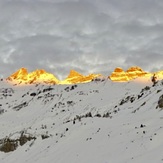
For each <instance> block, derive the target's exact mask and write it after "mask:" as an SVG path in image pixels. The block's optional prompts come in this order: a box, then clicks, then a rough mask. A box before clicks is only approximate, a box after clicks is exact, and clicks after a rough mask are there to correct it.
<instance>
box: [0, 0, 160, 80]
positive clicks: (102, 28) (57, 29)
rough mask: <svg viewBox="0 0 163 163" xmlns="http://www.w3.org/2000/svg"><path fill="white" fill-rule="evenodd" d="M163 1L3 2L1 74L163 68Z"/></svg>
mask: <svg viewBox="0 0 163 163" xmlns="http://www.w3.org/2000/svg"><path fill="white" fill-rule="evenodd" d="M162 61H163V1H162V0H0V65H1V69H0V74H1V75H3V76H5V77H6V76H9V75H10V74H11V73H13V72H14V71H16V70H17V69H19V68H21V67H26V68H28V70H29V71H33V70H35V69H45V70H47V71H48V72H51V73H53V74H54V75H55V76H56V77H58V78H60V79H61V78H65V77H66V76H67V75H68V73H69V71H70V69H75V70H77V71H79V72H80V73H83V74H85V75H86V74H88V73H102V74H104V75H109V74H110V72H111V71H113V70H114V68H115V67H117V66H120V67H122V68H123V69H127V68H128V67H129V66H140V67H142V68H143V69H144V70H146V71H155V70H159V69H163V62H162Z"/></svg>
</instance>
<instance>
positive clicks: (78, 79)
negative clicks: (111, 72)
mask: <svg viewBox="0 0 163 163" xmlns="http://www.w3.org/2000/svg"><path fill="white" fill-rule="evenodd" d="M99 76H101V75H100V74H90V75H88V76H84V75H82V74H80V73H78V72H77V71H75V70H71V71H70V74H69V75H68V77H67V78H66V79H65V80H64V81H61V84H76V83H86V82H90V81H92V80H93V79H95V78H97V77H99Z"/></svg>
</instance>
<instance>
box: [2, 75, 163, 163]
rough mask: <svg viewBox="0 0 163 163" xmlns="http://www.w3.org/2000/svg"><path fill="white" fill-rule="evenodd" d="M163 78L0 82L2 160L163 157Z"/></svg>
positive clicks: (75, 162)
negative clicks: (17, 83)
mask: <svg viewBox="0 0 163 163" xmlns="http://www.w3.org/2000/svg"><path fill="white" fill-rule="evenodd" d="M162 95H163V82H162V81H161V80H160V81H159V82H158V83H157V84H156V85H155V86H152V83H151V82H150V79H149V78H145V79H142V78H137V79H135V80H133V81H130V82H120V83H119V82H112V81H110V80H102V81H92V82H89V83H83V84H73V85H43V84H34V85H23V86H14V85H11V83H10V84H9V83H7V81H5V80H1V81H0V131H1V132H0V163H45V162H46V163H131V162H132V163H145V162H151V163H158V162H163V153H162V151H163V111H162V107H163V102H162V98H163V97H162Z"/></svg>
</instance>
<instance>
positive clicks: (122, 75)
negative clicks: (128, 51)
mask: <svg viewBox="0 0 163 163" xmlns="http://www.w3.org/2000/svg"><path fill="white" fill-rule="evenodd" d="M149 76H152V73H148V72H145V71H144V70H142V69H141V68H140V67H137V66H134V67H130V68H129V69H128V70H127V71H124V70H123V69H122V68H120V67H117V68H116V69H115V70H114V72H113V73H112V74H111V75H110V76H109V78H110V80H112V81H118V82H126V81H130V80H133V79H135V78H137V77H149Z"/></svg>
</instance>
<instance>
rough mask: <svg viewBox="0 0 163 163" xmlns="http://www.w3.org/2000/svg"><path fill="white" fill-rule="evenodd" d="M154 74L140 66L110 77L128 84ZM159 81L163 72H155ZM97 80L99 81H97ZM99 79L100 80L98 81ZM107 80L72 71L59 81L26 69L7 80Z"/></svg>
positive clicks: (38, 81) (34, 82)
mask: <svg viewBox="0 0 163 163" xmlns="http://www.w3.org/2000/svg"><path fill="white" fill-rule="evenodd" d="M153 74H154V73H150V72H146V71H144V70H142V69H141V68H140V67H138V66H133V67H130V68H129V69H128V70H126V71H124V70H123V69H122V68H120V67H117V68H115V70H114V72H112V73H111V75H110V76H109V77H108V78H109V79H110V80H111V81H116V82H126V81H130V80H133V79H136V78H138V77H143V78H146V79H150V78H151V76H152V75H153ZM155 74H156V76H157V79H158V80H161V79H163V71H158V72H155ZM96 79H97V80H96ZM98 79H99V80H98ZM102 79H104V80H105V79H106V78H105V77H104V76H102V75H101V74H90V75H87V76H84V75H82V74H80V73H78V72H77V71H75V70H71V71H70V73H69V75H68V76H67V78H66V79H65V80H63V81H59V80H58V79H57V78H56V77H55V76H54V75H53V74H51V73H47V72H46V71H45V70H36V71H33V72H31V73H28V71H27V69H26V68H21V69H19V70H18V71H16V72H15V73H13V74H12V75H11V76H9V77H8V78H7V81H9V82H11V83H14V84H20V85H21V84H38V83H42V84H76V83H86V82H90V81H102Z"/></svg>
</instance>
